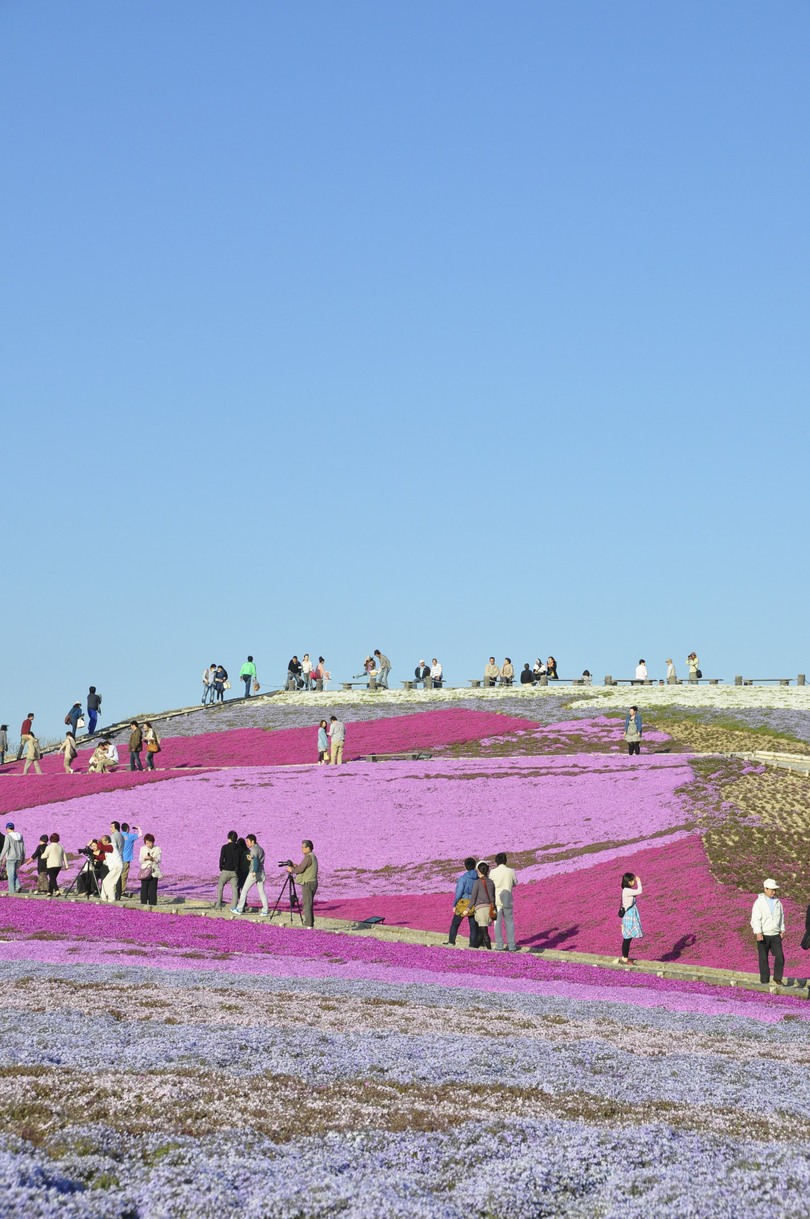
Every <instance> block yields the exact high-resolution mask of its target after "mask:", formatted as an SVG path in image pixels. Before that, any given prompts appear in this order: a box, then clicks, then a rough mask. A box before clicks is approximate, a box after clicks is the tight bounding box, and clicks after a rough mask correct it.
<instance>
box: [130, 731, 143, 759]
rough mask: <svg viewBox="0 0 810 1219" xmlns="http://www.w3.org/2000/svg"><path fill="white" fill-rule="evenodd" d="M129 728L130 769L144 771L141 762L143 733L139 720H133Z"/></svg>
mask: <svg viewBox="0 0 810 1219" xmlns="http://www.w3.org/2000/svg"><path fill="white" fill-rule="evenodd" d="M129 727H130V733H129V769H130V770H143V762H142V761H141V751H142V750H143V733H142V732H141V728H140V725H139V723H138V721H137V720H133V721H132V723H131V724H130V726H129Z"/></svg>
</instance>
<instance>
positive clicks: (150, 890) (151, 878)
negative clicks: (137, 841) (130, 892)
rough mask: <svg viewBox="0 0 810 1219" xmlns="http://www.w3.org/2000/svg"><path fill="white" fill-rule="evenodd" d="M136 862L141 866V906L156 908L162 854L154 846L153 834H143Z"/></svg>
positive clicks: (161, 874) (161, 870)
mask: <svg viewBox="0 0 810 1219" xmlns="http://www.w3.org/2000/svg"><path fill="white" fill-rule="evenodd" d="M138 862H139V864H140V865H141V871H140V877H141V905H142V906H147V905H148V906H156V905H157V889H158V881H159V880H160V879H161V878H162V876H163V868H162V866H161V865H162V863H163V852H162V851H161V849H160V847H159V846H156V845H155V835H154V834H144V836H143V846H142V847H141V849H140V851H139V853H138Z"/></svg>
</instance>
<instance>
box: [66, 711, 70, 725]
mask: <svg viewBox="0 0 810 1219" xmlns="http://www.w3.org/2000/svg"><path fill="white" fill-rule="evenodd" d="M65 723H66V724H69V723H70V712H69V711H68V713H67V715H66V716H65Z"/></svg>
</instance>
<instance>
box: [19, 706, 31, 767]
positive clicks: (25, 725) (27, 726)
mask: <svg viewBox="0 0 810 1219" xmlns="http://www.w3.org/2000/svg"><path fill="white" fill-rule="evenodd" d="M33 722H34V713H33V711H29V712H28V715H27V716H26V717H25V719H24V720H23V722H22V725H21V726H20V747H19V749H18V750H17V761H18V762H19V760H20V758H21V757H22V756H23V753H24V752H25V738H26V737H27V736H28V734H29V732H30V731H31V726H32V724H33Z"/></svg>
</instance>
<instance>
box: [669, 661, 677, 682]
mask: <svg viewBox="0 0 810 1219" xmlns="http://www.w3.org/2000/svg"><path fill="white" fill-rule="evenodd" d="M677 683H678V674H677V673H676V672H675V665H674V664H673V662H672V657H671V656H670V657H669V659H668V660H667V684H668V685H670V686H675V685H677Z"/></svg>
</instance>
